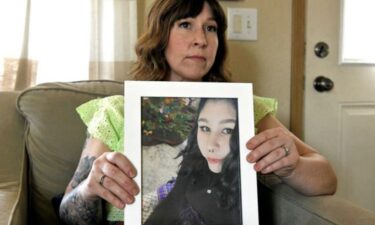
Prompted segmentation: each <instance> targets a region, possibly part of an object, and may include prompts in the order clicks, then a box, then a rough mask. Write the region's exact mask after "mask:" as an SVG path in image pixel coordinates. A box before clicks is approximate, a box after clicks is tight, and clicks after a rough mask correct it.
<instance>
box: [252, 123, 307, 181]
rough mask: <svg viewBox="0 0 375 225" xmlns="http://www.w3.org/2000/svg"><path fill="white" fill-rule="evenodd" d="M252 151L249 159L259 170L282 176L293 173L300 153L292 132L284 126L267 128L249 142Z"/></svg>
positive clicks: (256, 169)
mask: <svg viewBox="0 0 375 225" xmlns="http://www.w3.org/2000/svg"><path fill="white" fill-rule="evenodd" d="M246 146H247V148H248V149H249V150H251V152H250V153H249V154H248V155H247V161H248V162H250V163H255V164H254V169H255V171H257V172H261V173H264V174H268V173H272V172H273V173H274V174H276V175H277V176H280V177H287V176H289V175H291V174H292V173H293V171H294V169H295V168H296V167H297V164H298V162H299V158H300V154H299V153H298V150H297V147H296V144H295V143H294V140H293V137H292V136H291V135H290V133H289V132H288V131H287V130H285V129H284V128H282V127H276V128H270V129H267V130H265V131H263V132H261V133H259V134H257V135H255V136H254V137H253V138H251V139H250V140H249V141H248V142H247V144H246Z"/></svg>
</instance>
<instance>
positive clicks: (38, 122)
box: [17, 80, 124, 224]
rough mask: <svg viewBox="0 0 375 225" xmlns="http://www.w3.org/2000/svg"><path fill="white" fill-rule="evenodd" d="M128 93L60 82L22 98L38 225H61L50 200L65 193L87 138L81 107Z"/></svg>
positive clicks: (110, 85)
mask: <svg viewBox="0 0 375 225" xmlns="http://www.w3.org/2000/svg"><path fill="white" fill-rule="evenodd" d="M123 88H124V86H123V83H122V82H115V81H105V80H101V81H79V82H71V83H67V82H64V83H59V82H55V83H46V84H41V85H37V86H35V87H33V88H30V89H27V90H25V91H24V92H22V93H21V94H20V96H19V97H18V100H17V107H18V110H19V112H20V113H21V114H22V115H23V116H24V117H25V118H26V121H27V128H26V134H25V136H26V137H25V139H26V149H27V152H28V155H29V161H30V170H29V172H30V174H29V179H30V181H29V182H30V204H31V207H30V209H31V211H30V212H29V213H30V215H32V216H31V218H30V219H31V220H32V223H33V224H58V222H57V221H58V219H57V216H56V214H55V212H54V210H53V206H52V203H51V199H52V198H53V197H54V196H55V195H57V194H59V193H62V192H64V191H65V188H66V186H67V184H68V182H69V181H70V179H71V177H72V175H73V173H74V170H75V168H76V166H77V164H78V160H79V158H80V154H81V151H82V148H83V145H84V141H85V138H86V127H85V125H84V124H83V123H82V122H81V120H80V118H79V116H78V114H77V113H76V107H77V106H79V105H81V104H82V103H84V102H87V101H89V100H91V99H94V98H98V97H105V96H109V95H119V94H120V95H121V94H123Z"/></svg>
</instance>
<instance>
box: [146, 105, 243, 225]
mask: <svg viewBox="0 0 375 225" xmlns="http://www.w3.org/2000/svg"><path fill="white" fill-rule="evenodd" d="M181 156H182V157H183V158H182V162H181V167H180V170H179V172H178V175H177V179H176V183H175V185H174V187H173V189H172V190H171V192H170V193H169V194H168V196H167V197H166V198H165V199H163V200H162V201H161V202H160V204H159V205H158V206H157V207H156V208H155V210H154V211H153V213H152V214H151V216H150V217H149V218H148V220H147V221H146V223H145V225H168V224H171V225H178V224H201V225H204V224H226V225H231V224H242V222H241V211H240V206H241V200H240V193H239V192H240V191H239V184H240V183H239V145H238V125H237V101H236V100H235V99H207V98H203V99H201V100H200V103H199V106H198V110H197V121H196V123H195V126H194V127H193V129H192V131H191V133H190V135H189V137H188V143H187V146H186V148H185V149H184V151H183V152H182V153H181Z"/></svg>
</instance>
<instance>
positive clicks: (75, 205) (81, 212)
mask: <svg viewBox="0 0 375 225" xmlns="http://www.w3.org/2000/svg"><path fill="white" fill-rule="evenodd" d="M102 217H103V211H102V204H101V199H96V200H86V199H83V198H82V197H81V196H80V195H79V193H78V192H77V191H76V189H75V190H73V191H72V192H71V193H69V194H68V196H66V198H64V200H63V202H62V204H61V206H60V218H61V219H62V220H63V221H64V222H65V223H66V224H71V225H81V224H100V222H101V220H102Z"/></svg>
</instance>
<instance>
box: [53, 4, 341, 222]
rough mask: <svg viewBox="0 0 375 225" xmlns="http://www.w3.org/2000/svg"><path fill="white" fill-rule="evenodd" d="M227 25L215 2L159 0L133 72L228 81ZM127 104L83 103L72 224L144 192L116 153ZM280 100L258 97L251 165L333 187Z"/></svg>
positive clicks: (314, 191) (306, 185)
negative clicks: (287, 123)
mask: <svg viewBox="0 0 375 225" xmlns="http://www.w3.org/2000/svg"><path fill="white" fill-rule="evenodd" d="M225 30H226V19H225V15H224V13H223V10H222V8H221V7H220V5H219V4H218V2H217V1H216V0H156V1H155V2H154V5H153V7H152V8H151V10H150V13H149V17H148V22H147V30H146V32H145V34H144V35H143V36H142V37H141V38H140V39H139V41H138V43H137V46H136V52H137V55H138V62H137V64H136V67H135V70H134V71H133V74H134V76H135V78H136V79H138V80H167V81H226V80H227V73H226V72H225V69H224V65H225V57H226V43H225ZM122 104H123V99H122V98H121V97H118V96H115V97H109V98H105V99H102V100H94V101H93V102H91V103H90V102H89V103H87V105H83V106H81V107H80V109H79V111H80V114H81V117H82V119H83V120H84V122H85V123H86V124H87V125H88V132H89V134H90V136H89V138H88V139H87V141H86V145H85V147H84V149H83V151H82V154H81V159H80V162H79V165H78V167H77V170H76V172H75V174H74V176H73V178H72V180H71V182H70V183H69V184H68V186H67V188H66V191H65V195H64V198H63V201H62V203H61V206H60V217H61V218H62V219H63V220H64V221H65V222H66V223H67V224H99V223H100V222H102V221H103V207H102V204H103V203H102V200H105V201H106V202H108V203H109V204H110V205H112V206H114V208H118V209H123V208H124V207H125V206H126V205H127V204H131V203H132V202H133V201H134V196H135V195H136V194H138V193H139V187H138V186H137V184H136V183H135V182H134V180H133V178H134V177H135V176H136V170H135V168H134V166H133V165H132V164H131V162H130V161H129V160H128V159H127V158H126V156H124V155H123V154H121V153H118V152H112V151H121V150H122V149H121V147H122V140H123V137H122V135H121V134H122V127H121V126H122V122H121V121H122V120H123V118H121V116H120V118H119V116H118V115H121V113H122ZM275 105H276V103H275V101H274V100H269V99H262V98H258V97H255V98H254V109H255V112H254V115H255V117H256V118H255V124H256V128H257V131H258V134H257V135H256V136H254V137H252V138H251V139H250V140H249V141H248V143H247V148H248V149H249V150H250V153H249V154H248V155H247V160H248V161H249V163H252V164H254V169H255V170H256V171H257V172H261V173H264V174H268V173H273V174H276V175H277V176H279V177H280V178H281V179H282V180H283V181H284V182H285V183H287V184H288V185H290V186H291V187H292V188H294V189H295V190H297V191H300V192H302V193H304V194H307V195H320V194H332V193H334V192H335V190H336V176H335V174H334V172H333V170H332V168H331V166H330V164H329V162H328V161H327V160H326V159H325V158H324V157H323V156H321V155H319V154H318V153H317V152H316V151H315V150H314V149H312V148H311V147H310V146H308V145H306V144H305V143H303V142H302V141H301V140H299V139H298V138H297V137H295V136H294V135H293V134H292V133H290V132H289V131H288V130H287V129H286V128H285V127H284V126H283V125H282V124H281V123H280V122H279V121H278V120H277V119H276V118H275V117H274V116H273V115H274V113H275V110H276V109H275V108H276V107H275ZM108 121H111V123H109V122H108ZM113 121H117V122H118V123H114V122H113ZM108 133H109V134H113V135H107V134H108ZM118 134H120V135H118ZM114 211H115V210H114V209H112V210H110V212H109V213H108V212H107V219H108V220H121V216H122V213H121V212H119V213H118V215H120V219H116V218H115V217H116V215H117V214H116V213H113V212H114Z"/></svg>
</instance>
